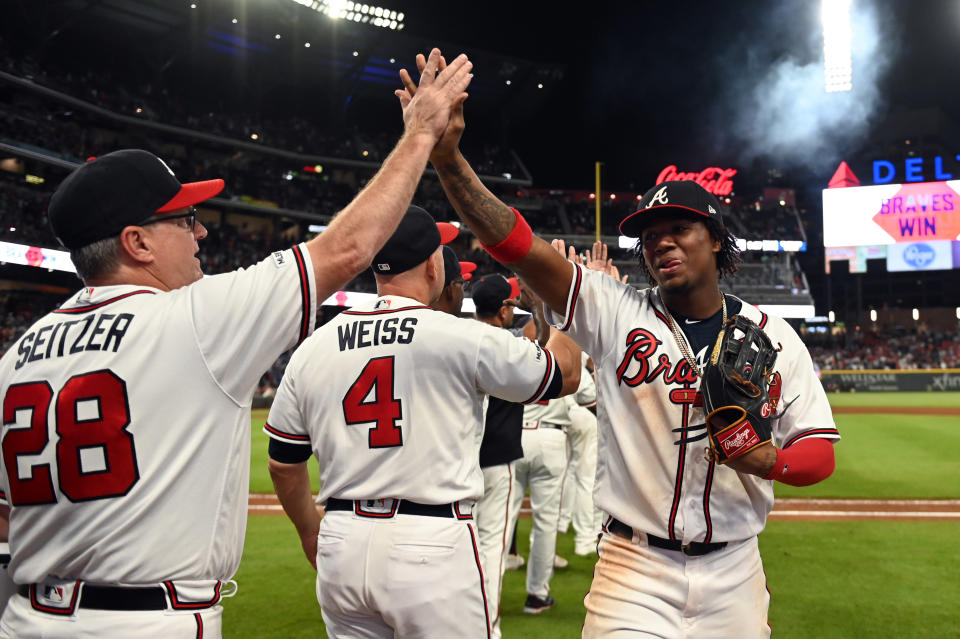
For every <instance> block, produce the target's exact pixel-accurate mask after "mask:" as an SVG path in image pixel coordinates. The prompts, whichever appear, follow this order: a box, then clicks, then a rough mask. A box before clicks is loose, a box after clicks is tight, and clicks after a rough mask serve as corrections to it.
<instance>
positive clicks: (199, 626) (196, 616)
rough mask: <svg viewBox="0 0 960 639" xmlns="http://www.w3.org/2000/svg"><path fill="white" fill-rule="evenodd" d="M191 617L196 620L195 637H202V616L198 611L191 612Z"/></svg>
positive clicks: (198, 638)
mask: <svg viewBox="0 0 960 639" xmlns="http://www.w3.org/2000/svg"><path fill="white" fill-rule="evenodd" d="M193 618H194V619H196V620H197V639H203V618H202V617H201V616H200V613H199V612H195V613H193Z"/></svg>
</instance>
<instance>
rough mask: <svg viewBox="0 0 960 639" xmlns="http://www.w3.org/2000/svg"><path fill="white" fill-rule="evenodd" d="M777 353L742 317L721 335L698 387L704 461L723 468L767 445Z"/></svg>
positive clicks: (726, 326)
mask: <svg viewBox="0 0 960 639" xmlns="http://www.w3.org/2000/svg"><path fill="white" fill-rule="evenodd" d="M779 350H780V348H774V347H773V344H771V343H770V338H769V337H767V334H766V333H764V332H763V329H761V328H760V327H759V326H757V325H756V324H754V323H753V322H752V321H750V320H749V319H747V318H746V317H744V316H743V315H734V316H733V317H731V318H730V319H728V320H727V322H726V324H724V325H723V327H722V328H721V329H720V334H719V335H717V342H716V344H714V347H713V353H712V354H711V356H710V361H709V362H707V365H706V366H704V368H703V375H702V379H701V382H700V392H701V394H702V395H703V406H704V411H705V412H706V413H707V419H706V421H707V433H708V441H709V442H710V448H708V449H707V450H706V453H707V459H708V460H709V461H715V462H719V463H721V464H725V463H727V462H729V461H730V460H732V459H734V458H736V457H739V456H741V455H744V454H746V453H748V452H750V451H751V450H753V449H754V448H756V447H757V446H761V445H763V444H765V443H767V442H769V441H770V440H771V439H772V434H771V433H772V429H771V426H770V417H771V413H772V409H771V407H770V395H769V388H770V381H769V380H770V378H771V377H772V375H773V365H774V363H775V362H776V361H777V352H778V351H779Z"/></svg>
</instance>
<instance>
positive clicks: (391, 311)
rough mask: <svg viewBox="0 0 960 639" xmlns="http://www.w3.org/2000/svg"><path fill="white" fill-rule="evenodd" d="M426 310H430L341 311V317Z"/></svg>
mask: <svg viewBox="0 0 960 639" xmlns="http://www.w3.org/2000/svg"><path fill="white" fill-rule="evenodd" d="M421 308H426V309H429V310H433V309H431V308H430V307H429V306H422V305H420V306H402V307H400V308H387V309H384V310H381V311H343V312H342V313H340V314H341V315H383V314H384V313H399V312H400V311H415V310H417V309H421Z"/></svg>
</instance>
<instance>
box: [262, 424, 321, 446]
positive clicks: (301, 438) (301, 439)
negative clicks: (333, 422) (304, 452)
mask: <svg viewBox="0 0 960 639" xmlns="http://www.w3.org/2000/svg"><path fill="white" fill-rule="evenodd" d="M263 427H264V429H266V430H268V431H270V432H271V433H273V434H274V435H277V436H278V437H283V438H284V439H293V440H295V441H298V442H308V441H310V436H309V435H291V434H290V433H285V432H283V431H282V430H277V429H276V428H274V427H273V426H271V425H270V424H266V423H265V424H264V425H263Z"/></svg>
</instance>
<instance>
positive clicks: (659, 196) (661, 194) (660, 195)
mask: <svg viewBox="0 0 960 639" xmlns="http://www.w3.org/2000/svg"><path fill="white" fill-rule="evenodd" d="M656 202H659V203H660V204H669V203H670V200H669V199H668V198H667V187H663V188H662V189H660V190H659V191H657V192H656V193H654V194H653V197H652V198H650V203H649V204H648V205H647V207H648V208H649V207H651V206H653V205H654V203H656Z"/></svg>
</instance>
